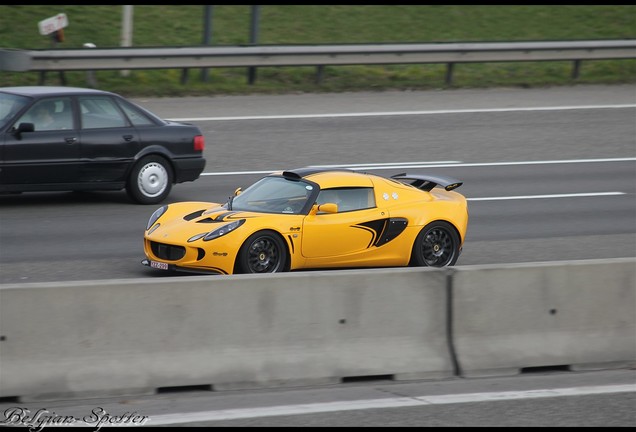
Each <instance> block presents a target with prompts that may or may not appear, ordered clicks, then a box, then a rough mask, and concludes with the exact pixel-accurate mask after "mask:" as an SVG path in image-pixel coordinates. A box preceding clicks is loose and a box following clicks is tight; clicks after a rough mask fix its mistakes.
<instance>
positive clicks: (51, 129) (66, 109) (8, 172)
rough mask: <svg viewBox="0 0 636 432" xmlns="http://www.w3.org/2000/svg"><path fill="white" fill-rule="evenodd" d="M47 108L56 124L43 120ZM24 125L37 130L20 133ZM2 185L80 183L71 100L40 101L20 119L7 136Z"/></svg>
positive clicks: (53, 99)
mask: <svg viewBox="0 0 636 432" xmlns="http://www.w3.org/2000/svg"><path fill="white" fill-rule="evenodd" d="M45 106H48V107H49V110H52V111H53V112H51V113H50V114H51V116H52V118H53V121H52V122H51V123H45V122H43V121H42V119H41V117H40V116H39V114H38V113H39V112H42V111H44V108H45ZM21 123H32V124H33V127H34V130H33V131H29V132H21V133H16V132H15V130H16V129H17V128H18V126H19V125H20V124H21ZM3 153H4V163H3V167H2V181H3V183H5V184H20V185H29V184H33V185H35V184H42V185H52V184H69V183H75V182H77V180H78V171H79V168H78V167H79V163H80V151H79V139H78V131H77V129H76V127H75V122H74V117H73V112H72V105H71V99H70V98H69V97H56V98H47V99H42V100H39V101H36V102H35V103H34V104H33V106H31V107H30V108H29V109H28V110H27V111H26V112H25V113H24V114H23V115H22V116H20V117H19V118H18V119H17V120H16V121H15V123H14V124H13V125H12V127H11V128H9V129H8V131H7V132H6V133H5V136H4V151H3Z"/></svg>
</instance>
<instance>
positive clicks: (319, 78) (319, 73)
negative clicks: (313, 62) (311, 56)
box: [316, 65, 325, 84]
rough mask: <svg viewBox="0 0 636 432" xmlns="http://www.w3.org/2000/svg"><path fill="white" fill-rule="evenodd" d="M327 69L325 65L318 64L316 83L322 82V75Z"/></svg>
mask: <svg viewBox="0 0 636 432" xmlns="http://www.w3.org/2000/svg"><path fill="white" fill-rule="evenodd" d="M324 70H325V66H324V65H318V66H316V84H320V83H321V82H322V75H323V72H324Z"/></svg>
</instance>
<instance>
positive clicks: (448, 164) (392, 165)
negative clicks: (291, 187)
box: [201, 157, 636, 176]
mask: <svg viewBox="0 0 636 432" xmlns="http://www.w3.org/2000/svg"><path fill="white" fill-rule="evenodd" d="M632 161H636V158H633V157H630V158H602V159H569V160H567V159H566V160H546V161H518V162H477V163H465V162H459V161H441V162H389V163H368V164H339V165H311V167H314V168H355V169H358V170H383V169H403V168H458V167H488V166H515V165H553V164H574V163H598V162H632ZM274 171H281V170H280V169H270V170H262V171H225V172H206V173H201V175H202V176H223V175H242V174H269V173H272V172H274Z"/></svg>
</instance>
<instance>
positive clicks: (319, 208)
mask: <svg viewBox="0 0 636 432" xmlns="http://www.w3.org/2000/svg"><path fill="white" fill-rule="evenodd" d="M318 212H323V213H338V204H336V203H324V204H314V205H313V206H312V207H311V210H310V211H309V214H310V215H312V216H314V215H316V214H317V213H318Z"/></svg>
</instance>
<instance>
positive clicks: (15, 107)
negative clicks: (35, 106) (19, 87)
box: [0, 92, 30, 129]
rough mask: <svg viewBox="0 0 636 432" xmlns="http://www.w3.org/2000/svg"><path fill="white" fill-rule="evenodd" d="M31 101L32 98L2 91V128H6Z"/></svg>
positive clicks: (0, 98) (0, 114) (0, 126)
mask: <svg viewBox="0 0 636 432" xmlns="http://www.w3.org/2000/svg"><path fill="white" fill-rule="evenodd" d="M29 101H30V99H29V98H28V97H25V96H18V95H14V94H10V93H2V92H0V129H2V128H4V127H5V126H6V125H7V122H9V121H11V119H13V117H14V116H15V114H16V113H17V112H18V111H20V110H21V109H22V108H24V106H25V105H26V104H28V103H29Z"/></svg>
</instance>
